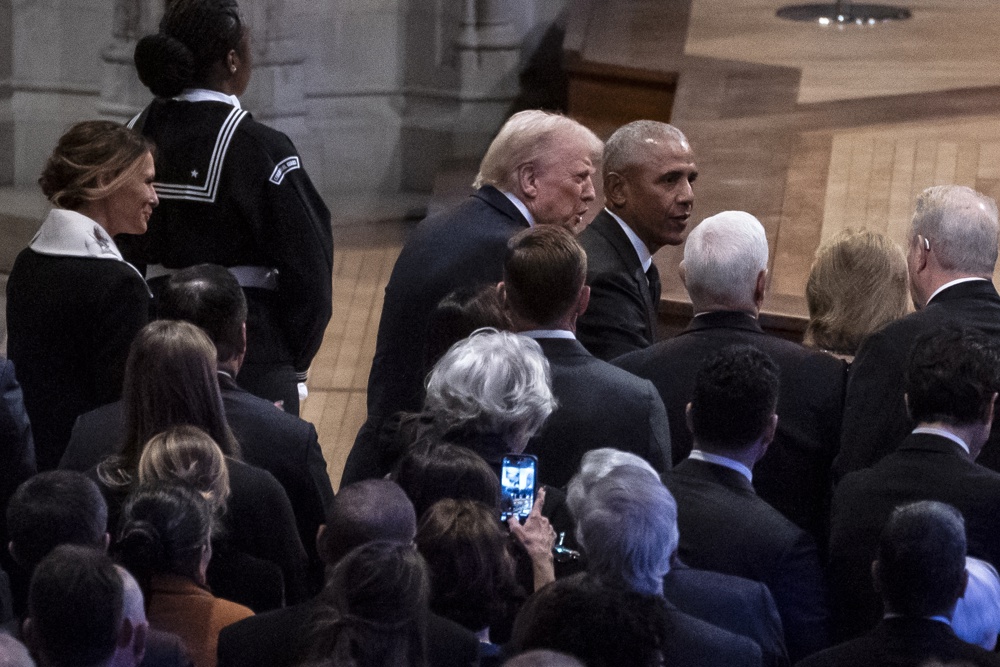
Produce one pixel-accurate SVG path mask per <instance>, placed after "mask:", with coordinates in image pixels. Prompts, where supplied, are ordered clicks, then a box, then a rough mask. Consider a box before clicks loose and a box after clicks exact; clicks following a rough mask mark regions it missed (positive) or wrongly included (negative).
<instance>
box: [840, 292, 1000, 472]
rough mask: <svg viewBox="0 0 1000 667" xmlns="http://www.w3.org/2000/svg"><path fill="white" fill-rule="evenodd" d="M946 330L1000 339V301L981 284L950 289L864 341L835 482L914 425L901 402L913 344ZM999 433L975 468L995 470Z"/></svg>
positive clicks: (849, 394)
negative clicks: (957, 329)
mask: <svg viewBox="0 0 1000 667" xmlns="http://www.w3.org/2000/svg"><path fill="white" fill-rule="evenodd" d="M948 325H961V326H966V327H975V328H977V329H979V330H980V331H982V332H983V333H985V334H987V335H988V336H991V337H994V338H997V339H1000V295H998V294H997V291H996V288H994V287H993V283H991V282H989V281H986V280H979V281H972V282H965V283H959V284H958V285H953V286H951V287H949V288H948V289H946V290H944V291H942V292H941V293H940V294H938V295H937V296H935V297H934V298H933V299H932V300H931V302H930V303H929V304H928V305H927V306H926V307H925V308H924V309H923V310H919V311H917V312H915V313H912V314H910V315H907V316H906V317H904V318H902V319H900V320H896V321H895V322H892V323H891V324H888V325H886V326H885V327H883V328H882V329H881V330H880V331H877V332H876V333H873V334H872V335H870V336H868V338H866V339H865V341H864V342H863V343H862V344H861V348H860V349H859V350H858V354H857V356H856V357H855V358H854V362H853V363H852V364H851V373H850V379H849V381H848V383H847V401H846V403H845V406H844V425H843V429H842V431H841V447H840V454H839V455H838V456H837V459H836V461H834V474H835V476H836V478H838V479H839V478H840V477H842V476H843V475H844V474H846V473H848V472H850V471H852V470H859V469H861V468H866V467H868V466H870V465H873V464H874V463H875V462H876V461H878V460H879V459H880V458H882V457H883V456H885V455H886V454H888V453H889V452H891V451H893V450H894V449H896V447H897V446H898V445H899V443H901V442H902V441H903V438H905V437H906V436H907V435H908V434H909V433H910V431H912V430H913V427H914V424H913V421H912V420H911V419H910V417H909V415H908V414H907V412H906V404H905V403H904V402H903V393H904V387H903V381H904V380H903V378H904V374H905V373H906V364H907V360H908V359H909V356H910V350H911V349H912V348H913V344H914V342H916V339H917V338H918V337H919V336H921V335H922V334H924V333H927V332H930V331H934V330H937V329H940V328H941V327H944V326H948ZM998 441H1000V428H994V429H993V432H992V433H991V434H990V439H989V441H988V442H987V443H986V446H985V447H984V448H983V452H982V454H980V455H979V463H980V464H981V465H984V466H986V467H987V468H990V469H992V470H1000V442H998Z"/></svg>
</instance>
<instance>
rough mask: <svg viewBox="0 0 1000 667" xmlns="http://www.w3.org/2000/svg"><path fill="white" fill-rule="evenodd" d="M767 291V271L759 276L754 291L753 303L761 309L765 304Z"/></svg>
mask: <svg viewBox="0 0 1000 667" xmlns="http://www.w3.org/2000/svg"><path fill="white" fill-rule="evenodd" d="M766 291H767V269H764V270H762V271H761V272H760V273H758V274H757V284H756V285H754V289H753V301H754V303H755V304H757V308H760V307H761V306H762V305H763V304H764V293H765V292H766Z"/></svg>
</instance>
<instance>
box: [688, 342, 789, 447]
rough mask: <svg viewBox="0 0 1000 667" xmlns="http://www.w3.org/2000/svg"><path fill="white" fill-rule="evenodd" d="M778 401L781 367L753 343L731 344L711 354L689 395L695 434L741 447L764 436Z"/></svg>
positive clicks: (706, 440) (719, 443)
mask: <svg viewBox="0 0 1000 667" xmlns="http://www.w3.org/2000/svg"><path fill="white" fill-rule="evenodd" d="M777 402H778V367H777V366H776V365H775V363H774V361H772V360H771V358H770V357H769V356H768V355H767V354H766V353H764V352H762V351H760V350H758V349H757V348H755V347H752V346H750V345H730V346H728V347H725V348H723V349H722V350H720V351H719V352H717V353H716V354H714V355H712V356H711V357H709V358H708V360H707V361H705V363H704V364H703V365H702V367H701V368H700V369H699V370H698V374H697V376H696V377H695V383H694V392H693V395H692V397H691V422H692V432H693V435H694V437H695V438H696V439H697V440H698V441H699V442H700V443H703V444H711V445H716V446H721V447H725V448H734V447H736V448H739V447H742V446H744V445H747V444H750V443H752V442H753V441H754V440H756V439H757V438H759V437H760V435H761V434H762V433H763V432H764V429H765V428H766V427H767V423H768V420H769V419H770V418H771V415H772V414H774V408H775V406H776V405H777Z"/></svg>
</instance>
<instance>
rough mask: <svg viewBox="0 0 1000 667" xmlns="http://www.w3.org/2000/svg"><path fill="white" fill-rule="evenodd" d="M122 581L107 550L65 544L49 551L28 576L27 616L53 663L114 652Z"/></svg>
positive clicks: (59, 666) (57, 666) (95, 659)
mask: <svg viewBox="0 0 1000 667" xmlns="http://www.w3.org/2000/svg"><path fill="white" fill-rule="evenodd" d="M124 601H125V585H124V582H123V581H122V577H121V574H119V572H118V571H117V570H116V569H115V566H114V563H113V562H112V561H111V559H110V558H108V556H107V555H105V554H104V553H102V552H101V551H98V550H97V549H93V548H90V547H83V546H79V545H69V544H64V545H61V546H58V547H56V548H55V549H53V550H52V553H50V554H49V555H48V556H46V557H45V558H44V559H43V560H42V562H41V563H39V564H38V567H37V568H35V573H34V576H32V578H31V587H30V589H29V592H28V617H29V618H30V619H31V623H32V628H33V632H34V633H35V637H36V638H37V641H38V643H39V644H40V646H39V649H40V652H41V653H42V655H43V656H45V658H46V659H47V660H46V664H49V665H52V666H53V667H69V666H70V665H95V664H98V663H100V662H102V661H104V660H107V659H108V658H109V657H110V656H111V655H112V654H113V653H114V651H115V645H116V643H117V639H118V632H119V630H120V628H121V624H122V614H123V608H124Z"/></svg>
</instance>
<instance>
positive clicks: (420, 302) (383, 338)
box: [341, 185, 528, 485]
mask: <svg viewBox="0 0 1000 667" xmlns="http://www.w3.org/2000/svg"><path fill="white" fill-rule="evenodd" d="M527 226H528V221H527V220H525V219H524V216H522V215H521V213H520V211H518V210H517V207H516V206H514V204H512V203H511V201H510V200H509V199H507V197H506V196H505V195H504V194H503V193H502V192H500V191H499V190H497V189H496V188H494V187H493V186H490V185H485V186H483V187H482V188H480V189H479V190H478V191H477V192H476V193H475V194H473V195H472V196H471V197H470V198H469V199H467V200H465V202H463V203H462V204H461V205H459V206H458V207H456V208H453V209H451V210H448V211H445V212H443V213H440V214H438V215H432V216H430V217H428V218H426V219H425V220H423V221H422V222H421V223H420V224H418V225H417V227H416V229H414V230H413V233H412V234H411V235H410V238H409V239H408V240H407V242H406V245H404V246H403V250H402V252H400V254H399V259H397V260H396V264H395V266H394V267H393V269H392V275H391V276H389V283H388V284H387V285H386V288H385V300H384V302H383V304H382V318H381V320H380V321H379V326H378V338H377V340H376V343H375V358H374V359H373V360H372V368H371V373H370V374H369V376H368V420H367V421H366V423H365V425H364V426H362V428H361V431H360V432H359V433H358V437H357V439H356V440H355V442H354V447H353V449H352V450H351V453H350V455H349V456H348V457H347V462H346V464H345V467H344V474H343V477H342V479H341V484H344V485H346V484H350V483H351V482H356V481H358V480H361V479H367V478H369V477H381V476H383V475H384V474H385V473H387V472H388V470H383V469H382V467H381V464H380V462H379V459H380V457H379V453H378V435H379V430H380V429H381V427H382V423H383V422H384V421H385V420H386V419H387V418H388V417H390V416H391V415H394V414H395V413H397V412H399V411H408V412H416V411H418V410H420V408H421V406H422V405H423V398H424V397H423V380H424V375H425V368H424V348H425V342H426V330H427V322H428V320H429V318H430V315H431V313H433V312H434V308H435V307H436V306H437V304H438V302H440V301H441V299H443V298H444V297H445V296H447V295H448V294H449V293H451V292H452V291H454V290H455V289H457V288H459V287H468V286H475V285H480V284H492V283H496V282H499V281H500V280H501V279H502V278H503V260H504V256H505V254H506V252H507V241H508V240H509V239H510V237H511V236H513V235H514V234H516V233H517V232H519V231H521V230H522V229H525V228H527Z"/></svg>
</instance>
